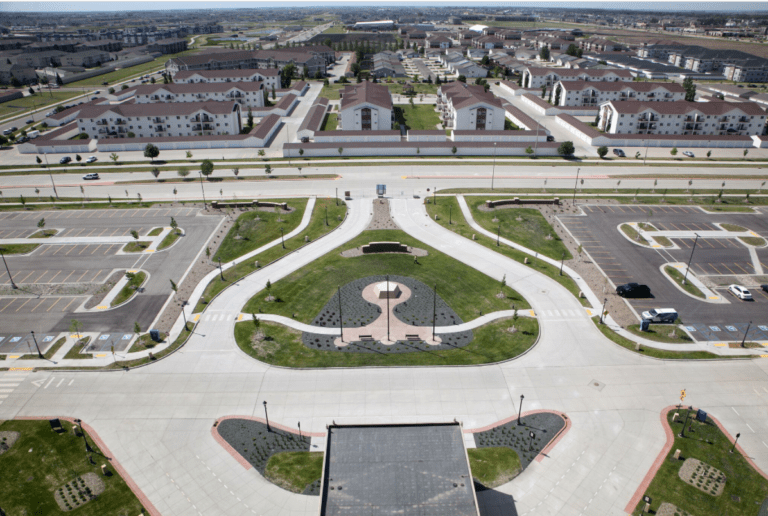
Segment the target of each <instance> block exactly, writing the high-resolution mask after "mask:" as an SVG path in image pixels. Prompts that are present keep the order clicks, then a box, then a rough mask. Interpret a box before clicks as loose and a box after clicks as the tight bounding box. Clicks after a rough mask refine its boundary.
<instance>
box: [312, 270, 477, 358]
mask: <svg viewBox="0 0 768 516" xmlns="http://www.w3.org/2000/svg"><path fill="white" fill-rule="evenodd" d="M385 280H386V276H368V277H366V278H360V279H357V280H354V281H352V282H350V283H347V284H346V285H344V286H343V287H341V315H342V316H343V320H344V327H345V328H360V327H362V326H366V325H368V324H370V323H372V322H373V321H375V320H376V319H378V318H379V316H380V315H381V313H382V311H381V309H380V308H379V307H378V306H376V305H374V304H372V303H369V302H368V301H366V300H365V299H363V297H362V292H363V289H364V288H365V287H366V286H368V285H370V284H371V283H379V282H383V281H385ZM389 280H390V281H391V282H397V283H402V284H404V285H405V286H407V287H408V288H409V289H411V297H410V298H409V299H408V300H406V301H402V302H399V303H398V300H396V299H394V300H391V303H392V305H393V306H394V315H395V317H397V319H398V320H400V321H402V322H404V323H406V324H409V325H411V326H422V327H424V326H432V313H433V304H434V300H433V296H432V289H431V288H430V287H428V286H427V285H425V284H424V283H422V282H421V281H418V280H416V279H413V278H409V277H407V276H394V275H393V276H390V277H389ZM462 322H464V321H462V320H461V318H460V317H459V316H458V314H456V312H454V311H453V309H451V307H449V306H448V304H447V303H446V302H445V301H443V299H442V298H441V297H440V295H439V294H438V296H437V316H436V318H435V325H436V326H450V325H455V324H461V323H462ZM311 324H312V325H313V326H321V327H330V328H338V327H339V296H338V295H334V296H333V297H331V299H330V301H328V303H326V305H325V306H324V307H323V309H322V310H321V311H320V313H319V314H318V315H317V317H315V319H314V320H313V321H312V323H311ZM438 336H439V337H440V338H441V339H442V341H443V342H442V343H441V344H439V345H431V344H427V343H426V342H423V341H398V342H397V343H396V344H393V345H390V346H385V345H382V344H381V343H380V342H377V341H357V342H353V343H351V344H350V345H349V346H343V347H338V346H336V345H335V344H334V341H335V339H336V336H335V335H334V336H329V335H320V334H316V333H303V334H302V342H303V343H304V345H305V346H307V347H308V348H312V349H315V348H318V349H322V350H324V351H339V352H343V353H381V354H383V353H411V352H415V351H440V350H448V349H455V348H460V347H464V346H466V345H467V344H469V343H470V342H472V338H473V334H472V331H471V330H469V331H463V332H456V333H451V334H445V335H439V334H438Z"/></svg>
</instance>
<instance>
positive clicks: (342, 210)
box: [195, 198, 347, 312]
mask: <svg viewBox="0 0 768 516" xmlns="http://www.w3.org/2000/svg"><path fill="white" fill-rule="evenodd" d="M298 200H300V199H298ZM296 201H297V199H293V200H292V201H291V202H292V203H293V202H296ZM296 208H297V211H298V208H299V206H298V205H297V206H296ZM305 208H306V204H305V205H304V206H303V207H302V208H301V209H302V210H303V209H305ZM326 209H327V213H328V225H327V226H326V225H325V214H326ZM346 212H347V205H346V204H345V203H344V201H339V204H338V205H336V201H335V200H334V199H330V198H325V199H317V200H316V201H315V209H314V210H313V212H312V216H311V218H310V219H309V224H308V225H307V227H306V229H304V231H302V232H301V233H299V234H298V235H296V236H295V237H293V238H291V239H288V240H286V241H285V249H283V246H281V245H278V246H275V247H272V248H270V249H267V250H266V251H264V252H263V253H261V254H259V255H258V256H255V257H254V259H253V260H247V261H244V262H241V263H238V264H237V265H236V266H234V267H232V268H231V269H229V270H228V271H227V272H226V274H225V275H224V281H221V278H220V277H217V278H216V279H214V280H213V281H211V282H210V283H208V286H207V287H206V288H205V292H204V293H203V297H202V298H201V299H200V301H199V302H198V303H197V306H195V312H202V311H203V310H204V309H205V305H206V303H205V302H203V301H204V300H207V301H210V300H211V299H213V298H214V296H215V295H216V294H218V293H219V292H221V291H222V290H224V289H225V288H227V287H228V286H230V285H232V284H233V283H236V282H237V281H239V280H240V278H243V277H244V276H247V275H248V274H250V273H252V272H254V271H255V270H256V269H257V267H256V261H257V260H256V259H258V262H259V265H260V266H262V267H263V266H265V265H267V264H268V263H271V262H273V261H274V260H277V259H278V258H280V257H282V256H285V255H286V254H288V253H290V252H291V251H294V250H296V249H298V248H299V247H301V246H303V245H305V244H306V242H304V237H305V236H307V237H309V240H310V242H311V241H313V240H316V239H317V238H320V237H321V236H323V235H324V234H326V233H328V232H329V231H332V230H333V229H335V228H336V227H337V226H338V225H339V224H341V222H342V221H343V220H344V215H345V214H346ZM264 213H267V212H264ZM300 218H301V217H299V219H300ZM296 226H298V223H296ZM296 226H293V227H294V228H295V227H296ZM278 235H279V230H278ZM273 240H274V238H273ZM267 242H270V240H265V241H263V242H262V243H261V244H259V246H256V247H254V248H253V249H257V248H258V247H260V246H261V245H264V244H265V243H267Z"/></svg>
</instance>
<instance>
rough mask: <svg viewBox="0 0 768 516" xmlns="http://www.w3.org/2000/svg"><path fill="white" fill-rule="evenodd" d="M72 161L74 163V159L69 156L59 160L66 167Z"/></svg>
mask: <svg viewBox="0 0 768 516" xmlns="http://www.w3.org/2000/svg"><path fill="white" fill-rule="evenodd" d="M70 161H72V158H70V157H69V156H64V157H63V158H61V159H60V160H59V163H60V164H62V165H66V164H67V163H69V162H70Z"/></svg>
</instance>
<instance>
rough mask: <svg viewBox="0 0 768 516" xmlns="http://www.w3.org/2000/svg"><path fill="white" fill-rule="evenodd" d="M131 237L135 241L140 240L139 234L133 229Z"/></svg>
mask: <svg viewBox="0 0 768 516" xmlns="http://www.w3.org/2000/svg"><path fill="white" fill-rule="evenodd" d="M131 236H132V237H133V239H134V240H138V239H139V232H138V231H136V230H135V229H132V230H131Z"/></svg>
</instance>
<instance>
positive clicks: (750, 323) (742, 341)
mask: <svg viewBox="0 0 768 516" xmlns="http://www.w3.org/2000/svg"><path fill="white" fill-rule="evenodd" d="M750 326H752V321H749V324H747V331H745V332H744V338H743V339H741V347H742V348H743V347H744V342H746V340H747V333H749V327H750Z"/></svg>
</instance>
